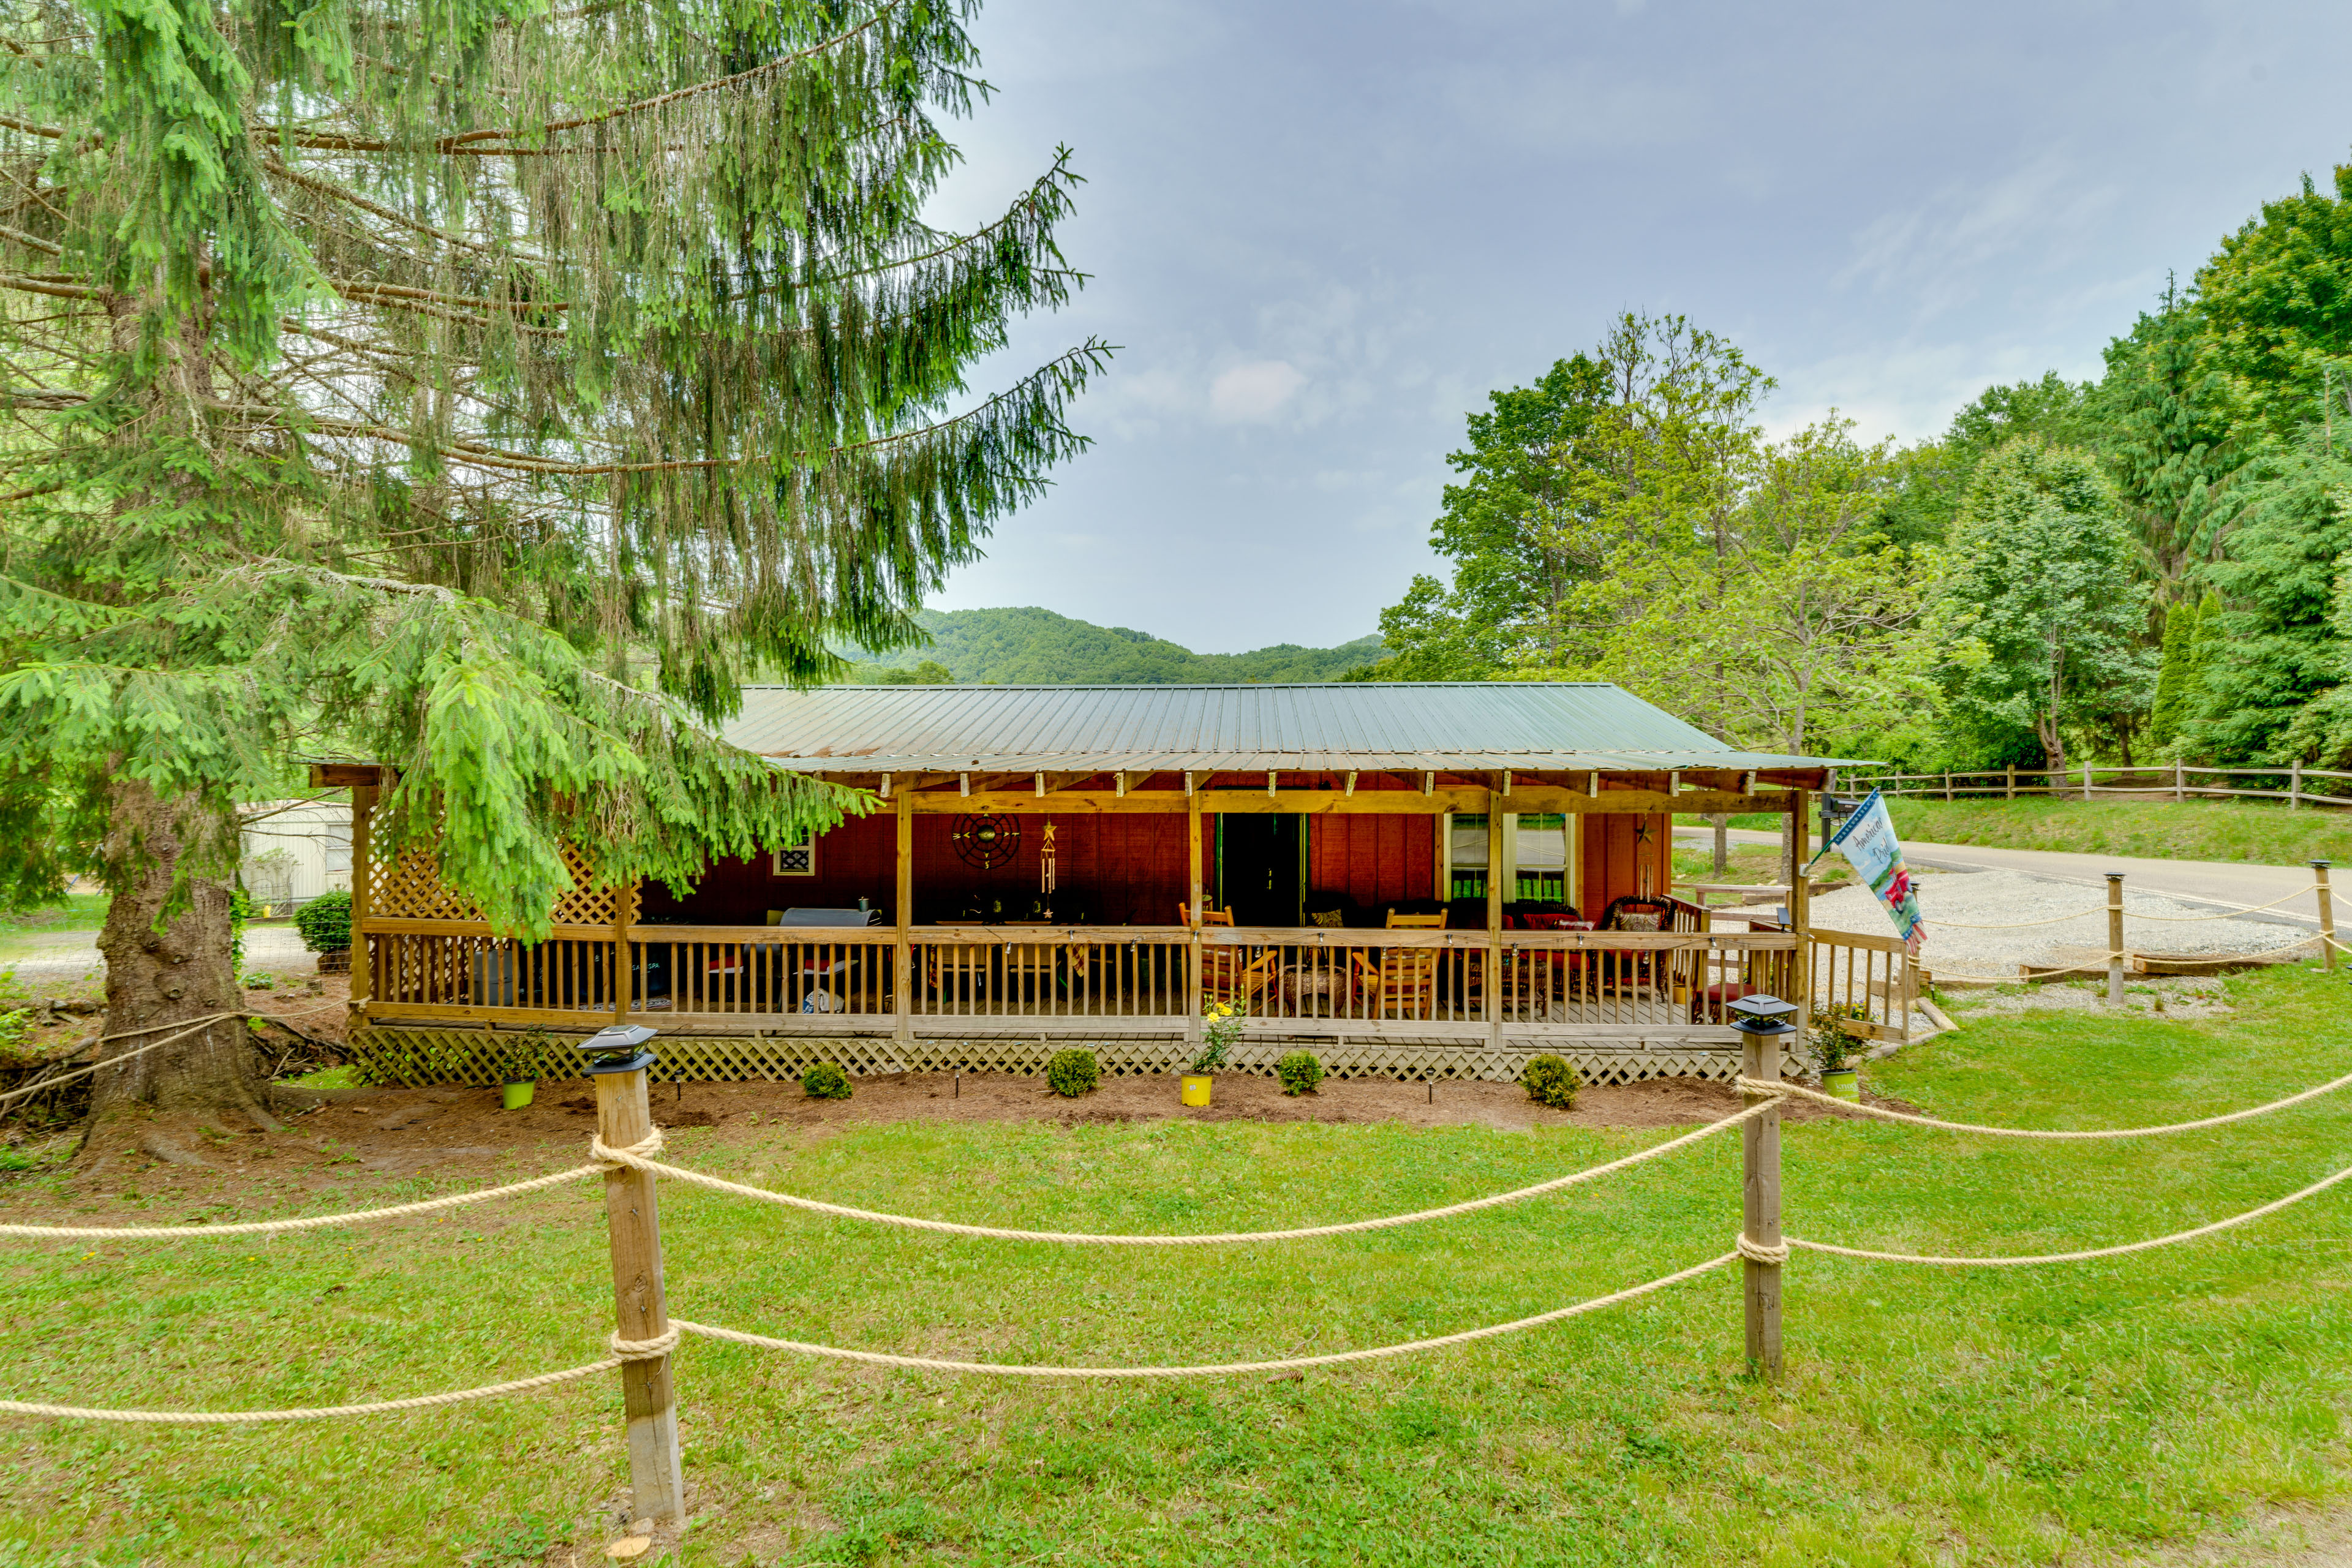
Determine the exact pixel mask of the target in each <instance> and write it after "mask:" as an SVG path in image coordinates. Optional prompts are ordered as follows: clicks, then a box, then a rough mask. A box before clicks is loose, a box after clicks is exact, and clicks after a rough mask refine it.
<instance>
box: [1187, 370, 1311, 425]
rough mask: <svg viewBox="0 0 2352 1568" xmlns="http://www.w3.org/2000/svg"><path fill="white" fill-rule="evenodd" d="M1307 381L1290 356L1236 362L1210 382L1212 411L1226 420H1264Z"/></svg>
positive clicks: (1274, 414)
mask: <svg viewBox="0 0 2352 1568" xmlns="http://www.w3.org/2000/svg"><path fill="white" fill-rule="evenodd" d="M1306 384H1307V377H1306V376H1305V375H1304V374H1300V372H1299V371H1298V370H1297V367H1295V366H1294V365H1292V364H1291V363H1290V362H1289V361H1288V360H1280V359H1267V360H1255V361H1253V362H1251V363H1248V364H1237V365H1235V366H1234V367H1233V368H1232V369H1231V370H1228V371H1225V372H1223V373H1222V374H1219V375H1218V377H1217V379H1216V380H1214V381H1213V382H1211V383H1210V384H1209V412H1210V413H1211V414H1212V415H1213V416H1215V417H1216V418H1218V419H1220V420H1222V421H1223V422H1225V423H1227V424H1263V423H1265V421H1267V420H1269V419H1272V418H1273V417H1274V416H1276V415H1277V414H1279V413H1281V412H1282V410H1283V406H1284V405H1286V404H1287V403H1288V402H1289V401H1290V400H1291V399H1292V398H1293V397H1295V396H1297V393H1298V389H1299V388H1300V387H1302V386H1305V385H1306Z"/></svg>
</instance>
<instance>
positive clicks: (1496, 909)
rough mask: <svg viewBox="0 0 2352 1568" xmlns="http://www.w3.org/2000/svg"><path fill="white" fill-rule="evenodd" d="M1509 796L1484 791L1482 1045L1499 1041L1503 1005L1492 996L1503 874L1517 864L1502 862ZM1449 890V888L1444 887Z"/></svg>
mask: <svg viewBox="0 0 2352 1568" xmlns="http://www.w3.org/2000/svg"><path fill="white" fill-rule="evenodd" d="M1509 804H1510V797H1509V796H1507V795H1504V794H1503V792H1502V791H1501V790H1499V789H1496V788H1494V787H1493V784H1492V781H1489V785H1488V788H1487V791H1486V984H1484V985H1483V986H1481V987H1480V988H1479V989H1480V990H1481V991H1482V992H1484V993H1485V996H1486V1048H1487V1049H1488V1050H1497V1049H1500V1048H1501V1047H1502V1044H1503V1008H1502V1004H1501V1003H1500V1002H1498V1001H1497V1000H1496V994H1497V993H1499V992H1500V991H1501V990H1502V988H1503V878H1504V877H1505V876H1506V875H1507V874H1511V873H1515V872H1516V871H1517V868H1516V867H1511V868H1506V867H1505V866H1504V864H1503V844H1504V835H1503V817H1504V816H1505V807H1507V805H1509ZM1448 890H1449V891H1451V889H1448Z"/></svg>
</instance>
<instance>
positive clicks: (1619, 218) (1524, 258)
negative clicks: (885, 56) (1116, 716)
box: [929, 0, 2352, 652]
mask: <svg viewBox="0 0 2352 1568" xmlns="http://www.w3.org/2000/svg"><path fill="white" fill-rule="evenodd" d="M974 31H975V37H976V39H977V41H978V43H979V45H980V47H981V49H982V57H983V59H982V74H983V75H985V76H986V78H987V79H989V81H990V82H991V83H992V84H993V86H994V87H995V88H996V89H997V93H996V96H995V98H994V100H993V101H992V103H991V104H990V105H989V106H988V107H986V108H985V109H982V110H980V111H979V112H978V113H977V114H976V115H975V116H974V117H973V118H972V119H971V120H969V121H961V122H957V123H955V124H954V125H953V127H952V130H951V132H950V134H951V135H952V136H953V137H954V139H955V140H956V141H957V142H959V143H960V144H961V147H962V148H963V150H964V153H965V155H966V162H965V163H964V165H963V166H962V167H961V169H960V170H959V171H958V172H957V174H955V175H954V176H953V178H952V179H951V180H950V184H948V186H947V187H946V188H945V189H943V190H942V191H941V192H940V195H939V197H938V199H937V202H936V205H935V206H934V208H933V209H932V212H931V213H930V215H929V216H931V217H932V218H933V220H934V221H936V222H940V223H942V224H947V225H952V226H960V227H971V226H977V225H978V224H980V223H983V222H986V221H988V220H989V219H990V218H991V217H992V216H996V215H997V214H998V213H1000V212H1001V211H1002V210H1003V207H1004V205H1006V204H1007V203H1008V202H1009V201H1010V200H1011V199H1012V198H1013V196H1014V195H1016V194H1017V193H1018V192H1019V191H1020V190H1021V189H1022V188H1024V187H1025V186H1026V185H1027V184H1029V183H1030V182H1031V181H1032V180H1034V178H1035V177H1036V176H1037V174H1040V173H1041V172H1043V171H1044V169H1045V167H1046V166H1047V165H1048V164H1049V163H1050V162H1051V160H1052V157H1053V154H1054V150H1055V146H1056V145H1057V144H1063V143H1066V144H1067V145H1068V146H1070V147H1071V148H1072V149H1073V150H1074V153H1075V155H1076V163H1075V166H1076V169H1077V171H1078V172H1079V173H1080V174H1083V175H1084V176H1085V177H1086V179H1087V184H1086V185H1085V186H1084V187H1082V188H1081V190H1080V193H1079V196H1078V205H1077V210H1076V214H1075V215H1074V216H1073V217H1072V218H1071V219H1070V220H1069V221H1068V222H1067V223H1066V226H1064V227H1063V229H1062V231H1061V241H1062V245H1063V248H1064V251H1065V254H1066V257H1067V258H1068V259H1069V260H1070V262H1071V263H1072V265H1074V266H1076V267H1078V268H1081V269H1083V270H1085V271H1087V272H1088V273H1090V274H1092V275H1093V281H1092V282H1091V283H1090V284H1089V285H1088V286H1087V289H1086V290H1085V292H1084V293H1083V294H1082V295H1081V296H1080V297H1079V299H1078V300H1076V303H1075V304H1074V305H1073V306H1071V307H1070V308H1068V309H1066V310H1063V311H1060V312H1058V313H1055V314H1053V315H1049V316H1041V317H1035V318H1031V319H1029V320H1027V321H1023V322H1022V323H1020V324H1019V325H1018V327H1017V328H1016V329H1015V331H1014V333H1013V342H1012V343H1011V345H1010V346H1009V347H1008V348H1007V349H1005V350H1004V351H1003V352H1002V353H998V354H995V355H992V356H991V357H990V359H989V360H987V361H986V362H984V363H982V364H981V365H980V366H978V367H976V370H975V373H974V378H973V383H972V384H973V388H974V395H975V396H980V395H985V394H986V393H987V392H989V391H992V390H995V389H998V388H1001V387H1002V386H1003V385H1005V384H1009V383H1011V382H1012V381H1013V380H1015V379H1017V378H1018V377H1019V376H1020V375H1021V374H1024V372H1025V371H1026V370H1028V369H1031V368H1034V366H1036V365H1038V364H1041V363H1044V362H1045V361H1046V360H1048V359H1050V358H1052V357H1053V356H1054V355H1055V353H1060V352H1061V351H1062V350H1064V349H1066V348H1068V347H1070V346H1072V345H1075V344H1076V343H1078V342H1083V341H1084V340H1085V339H1086V338H1087V337H1088V336H1095V337H1099V338H1102V339H1106V340H1108V341H1109V342H1113V343H1116V344H1118V345H1119V353H1118V355H1117V357H1116V360H1115V362H1114V363H1113V365H1112V367H1111V369H1110V371H1109V372H1108V374H1106V375H1104V376H1103V377H1102V378H1101V379H1100V380H1098V381H1097V382H1096V383H1095V384H1093V385H1092V386H1091V387H1089V389H1088V390H1087V394H1086V395H1085V396H1084V397H1083V398H1082V399H1081V400H1080V401H1079V403H1078V404H1077V405H1076V408H1075V410H1074V414H1073V419H1072V423H1073V425H1074V426H1075V427H1076V429H1077V430H1078V431H1079V432H1080V433H1081V434H1084V435H1087V436H1088V437H1092V439H1093V441H1094V446H1093V447H1092V448H1091V449H1090V450H1089V451H1087V453H1086V454H1085V455H1084V456H1082V457H1079V458H1076V459H1075V460H1074V461H1072V462H1071V463H1069V464H1068V465H1066V467H1064V468H1061V469H1060V470H1058V471H1057V473H1056V475H1055V485H1054V489H1053V490H1052V491H1051V492H1050V493H1049V494H1048V495H1047V496H1046V497H1045V499H1043V500H1040V501H1038V502H1036V503H1034V504H1033V505H1032V506H1030V507H1028V508H1027V509H1025V510H1023V511H1021V512H1020V513H1018V514H1016V515H1014V516H1013V517H1012V518H1009V519H1007V520H1005V521H1003V523H1002V524H1000V525H999V527H998V529H997V531H996V533H995V536H994V538H993V539H992V541H991V542H990V543H989V546H988V558H987V559H986V560H985V561H983V562H982V563H977V564H975V565H972V566H970V567H967V568H965V569H963V570H962V571H961V572H959V573H958V574H956V576H955V577H954V578H953V579H952V580H951V581H950V584H949V585H948V588H947V590H946V592H945V593H944V594H943V595H940V597H939V598H937V599H936V600H935V601H934V607H936V608H940V609H967V608H975V607H981V606H987V605H1043V606H1045V608H1047V609H1051V610H1055V611H1059V612H1060V613H1062V614H1064V615H1068V616H1078V617H1080V618H1082V619H1086V620H1090V621H1096V622H1099V623H1104V624H1108V625H1117V626H1130V627H1134V628H1137V629H1139V630H1143V631H1148V632H1151V633H1154V634H1156V635H1159V636H1161V637H1171V638H1172V639H1174V640H1176V641H1178V642H1180V643H1182V644H1184V645H1186V646H1187V647H1192V648H1193V649H1195V650H1196V651H1200V652H1235V651H1240V650H1243V649H1246V648H1251V647H1263V646H1265V645H1267V644H1270V643H1277V642H1295V643H1304V644H1308V645H1317V646H1320V645H1328V644H1334V643H1339V642H1344V641H1347V640H1349V638H1353V637H1361V636H1363V635H1365V634H1366V633H1369V632H1371V631H1373V630H1375V629H1376V628H1377V625H1378V619H1379V615H1380V612H1381V608H1382V607H1383V606H1384V605H1390V604H1393V603H1394V602H1396V600H1397V599H1398V598H1400V597H1401V596H1402V593H1403V591H1404V589H1405V586H1406V584H1408V583H1409V582H1410V581H1411V579H1412V576H1413V574H1415V573H1418V572H1432V571H1435V572H1440V573H1441V574H1442V571H1443V563H1441V562H1439V561H1438V559H1437V557H1436V556H1435V555H1434V554H1433V552H1431V551H1430V550H1429V548H1428V536H1429V525H1430V523H1431V521H1433V519H1434V518H1435V517H1436V516H1437V515H1438V513H1439V511H1440V510H1441V507H1442V504H1443V503H1442V492H1443V489H1444V485H1445V483H1446V482H1447V479H1448V478H1449V473H1450V470H1449V469H1448V468H1447V466H1446V462H1445V458H1446V454H1447V453H1449V452H1451V451H1454V450H1455V449H1457V448H1458V447H1461V446H1462V445H1463V434H1464V419H1465V416H1466V415H1467V414H1468V413H1470V412H1471V411H1473V410H1474V409H1477V408H1481V407H1484V406H1485V405H1486V394H1487V393H1488V392H1490V391H1492V390H1495V389H1497V388H1501V387H1507V386H1514V385H1521V384H1526V383H1528V382H1530V381H1532V380H1534V379H1535V378H1536V377H1537V376H1538V375H1540V374H1542V372H1543V371H1544V369H1545V368H1546V367H1547V366H1548V365H1549V364H1550V363H1552V362H1553V361H1555V360H1557V359H1560V358H1564V357H1566V356H1567V355H1570V354H1572V353H1576V352H1577V351H1578V350H1579V349H1582V348H1585V347H1589V346H1590V345H1591V344H1592V343H1594V342H1597V341H1598V340H1599V338H1600V336H1601V332H1602V331H1603V330H1604V328H1605V326H1606V324H1607V322H1608V321H1609V320H1610V318H1611V317H1612V316H1613V315H1615V314H1616V313H1617V312H1619V311H1621V310H1640V311H1646V312H1651V313H1678V314H1681V315H1684V316H1686V317H1688V318H1689V319H1690V320H1691V321H1693V323H1694V324H1696V325H1698V326H1701V327H1705V328H1706V329H1708V330H1711V331H1716V332H1718V333H1721V334H1723V335H1724V336H1726V337H1728V338H1730V339H1731V340H1733V341H1734V342H1737V343H1738V344H1739V345H1740V346H1741V348H1742V349H1744V350H1745V351H1746V353H1748V357H1749V358H1750V359H1751V360H1753V361H1754V362H1756V363H1758V364H1759V365H1760V366H1761V367H1762V368H1763V369H1764V370H1766V371H1767V372H1769V374H1772V375H1773V376H1775V377H1776V378H1777V379H1778V381H1779V383H1780V389H1779V391H1778V392H1777V393H1776V394H1775V395H1774V397H1773V399H1772V400H1771V402H1770V403H1769V405H1768V406H1767V408H1766V411H1765V418H1766V423H1767V425H1768V426H1769V427H1771V428H1772V429H1773V430H1775V431H1786V430H1790V429H1795V428H1798V427H1800V426H1802V425H1804V424H1806V423H1807V422H1809V421H1811V420H1812V419H1814V418H1818V417H1820V416H1822V415H1824V414H1826V413H1827V412H1828V411H1830V410H1831V409H1832V408H1834V409H1837V410H1840V411H1842V412H1843V414H1845V415H1847V416H1851V417H1853V419H1855V420H1857V421H1858V422H1859V423H1860V426H1861V431H1860V433H1861V434H1862V435H1863V436H1864V437H1878V436H1886V435H1892V436H1896V437H1902V438H1903V439H1905V440H1915V439H1919V438H1922V437H1930V436H1933V435H1935V434H1937V433H1938V432H1939V431H1941V430H1942V429H1943V428H1944V427H1945V426H1946V425H1947V424H1948V422H1949V420H1950V418H1951V416H1952V413H1953V411H1954V410H1955V409H1956V408H1958V406H1959V405H1962V404H1963V403H1965V402H1967V401H1968V400H1969V398H1971V397H1973V396H1975V395H1977V394H1978V393H1979V392H1981V391H1982V390H1983V389H1984V388H1985V387H1986V386H1988V385H1990V384H1995V383H1999V382H2007V381H2015V380H2018V379H2021V378H2028V377H2039V376H2040V375H2041V374H2042V372H2044V371H2046V370H2052V369H2055V370H2057V371H2059V372H2060V373H2062V374H2065V375H2067V376H2069V377H2072V378H2075V379H2084V378H2089V377H2093V376H2095V375H2096V374H2098V373H2099V370H2100V366H2101V358H2100V355H2101V351H2102V350H2103V349H2104V348H2105V345H2106V343H2107V342H2108V341H2109V340H2110V339H2111V338H2113V337H2115V336H2116V335H2117V334H2119V333H2122V332H2124V331H2127V330H2128V329H2129V328H2130V326H2131V323H2132V321H2133V319H2134V317H2135V315H2136V314H2137V311H2139V310H2142V309H2144V308H2147V306H2149V305H2150V304H2151V303H2152V301H2154V300H2155V299H2156V297H2157V296H2158V294H2159V293H2160V291H2161V290H2162V289H2164V287H2165V284H2166V279H2167V277H2168V274H2172V273H2178V274H2179V276H2180V277H2182V278H2183V279H2186V278H2187V277H2188V276H2189V275H2190V274H2191V273H2193V272H2194V271H2195V269H2196V268H2197V267H2198V265H2199V264H2200V262H2201V261H2203V260H2204V259H2205V258H2207V257H2208V256H2209V255H2210V254H2211V253H2212V251H2213V249H2214V247H2215V246H2216V245H2217V244H2218V242H2219V241H2220V240H2221V237H2223V236H2224V235H2225V234H2227V233H2229V232H2231V230H2233V229H2235V228H2236V227H2238V226H2240V225H2242V224H2243V223H2244V222H2246V221H2247V220H2248V219H2249V218H2251V217H2252V216H2255V214H2256V213H2257V211H2258V209H2259V207H2260V205H2261V203H2262V202H2263V200H2264V199H2266V198H2269V197H2274V196H2278V195H2286V194H2288V193H2290V192H2292V191H2293V190H2294V189H2295V188H2296V186H2297V184H2298V181H2299V180H2300V178H2301V176H2302V175H2303V174H2305V172H2309V173H2311V174H2313V175H2315V177H2317V178H2319V179H2320V180H2321V182H2322V184H2323V188H2324V187H2325V183H2326V179H2327V176H2328V171H2329V170H2330V169H2332V168H2333V166H2334V165H2335V164H2336V163H2341V162H2345V161H2347V159H2352V99H2347V96H2346V94H2345V92H2344V91H2343V88H2342V83H2341V79H2340V71H2341V62H2342V61H2343V60H2344V59H2345V58H2347V53H2352V6H2346V5H2342V4H2340V0H2339V3H2336V4H2299V3H2295V0H2252V3H2249V0H2236V3H2234V4H2227V5H2221V4H2185V3H2175V0H2133V3H2132V4H2129V5H2125V4H2094V3H2088V0H2033V3H2032V4H2016V3H2011V0H1977V3H1974V4H1969V5H1951V4H1945V5H1885V4H1883V3H1878V4H1868V5H1862V4H1856V5H1825V4H1817V5H1806V4H1797V5H1756V4H1754V3H1753V0H1747V3H1743V4H1681V3H1676V0H1601V3H1597V4H1595V3H1588V0H1549V3H1521V0H1442V3H1441V0H1281V3H1270V0H1117V3H1116V4H1105V3H1103V0H992V3H991V4H989V5H987V7H986V9H985V10H984V11H982V13H981V15H980V16H978V18H977V20H976V22H975V24H974Z"/></svg>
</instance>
